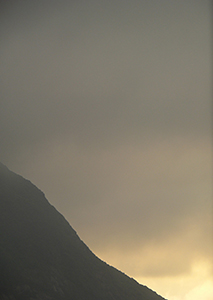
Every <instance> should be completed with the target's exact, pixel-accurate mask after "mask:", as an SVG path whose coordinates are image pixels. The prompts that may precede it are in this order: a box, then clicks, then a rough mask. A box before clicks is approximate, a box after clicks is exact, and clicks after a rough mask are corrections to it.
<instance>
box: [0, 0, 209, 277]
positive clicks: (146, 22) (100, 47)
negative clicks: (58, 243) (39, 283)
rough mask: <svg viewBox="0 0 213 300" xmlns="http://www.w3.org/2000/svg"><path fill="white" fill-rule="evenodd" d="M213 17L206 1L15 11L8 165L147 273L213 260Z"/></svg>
mask: <svg viewBox="0 0 213 300" xmlns="http://www.w3.org/2000/svg"><path fill="white" fill-rule="evenodd" d="M210 23H211V22H210V3H209V1H196V0H192V1H190V0H188V1H165V0H162V1H154V0H151V1H60V2H59V1H36V2H35V3H33V2H32V1H31V2H30V1H10V3H7V4H4V5H3V6H2V9H1V48H0V57H1V60H0V73H1V89H0V90H1V91H0V94H1V97H0V99H1V100H0V139H1V147H0V155H1V161H2V162H3V163H5V164H6V165H7V166H8V167H9V168H10V169H12V170H14V171H16V172H18V173H20V174H22V175H23V176H24V177H27V178H28V179H30V180H31V181H33V182H34V183H35V184H36V185H37V186H38V187H39V188H41V189H42V190H43V191H44V192H45V194H46V196H47V198H48V199H49V200H50V202H51V203H53V204H54V205H55V206H56V208H57V209H58V210H59V211H60V212H61V213H62V214H64V215H65V216H66V218H67V219H68V221H69V222H70V223H71V225H72V226H73V227H74V228H75V230H76V231H77V232H78V233H79V235H80V237H81V238H82V239H83V240H84V241H85V242H86V243H87V244H88V245H89V246H90V248H91V249H92V250H93V251H94V252H95V253H96V254H97V255H99V256H101V257H102V258H103V259H104V260H107V261H108V262H109V263H111V264H115V266H117V267H119V268H120V269H122V270H123V271H125V272H126V273H128V274H129V275H131V276H134V277H136V276H137V277H146V276H148V277H149V276H151V277H153V276H154V277H161V276H171V277H172V276H180V275H181V274H190V272H192V266H193V264H194V263H195V262H196V261H198V260H201V261H209V260H210V256H211V255H210V251H211V247H210V244H209V242H208V240H209V236H210V235H211V232H210V231H211V225H210V222H211V213H210V209H211V203H210V202H211V200H210V199H211V167H210V166H211V104H210V101H211V76H210V74H211V71H210V70H211V39H210V35H211V32H210V28H211V26H210V25H211V24H210ZM177 248H181V251H177V250H175V249H177ZM139 257H140V258H141V257H144V260H142V259H141V262H140V263H139V260H140V259H139ZM127 261H128V262H127Z"/></svg>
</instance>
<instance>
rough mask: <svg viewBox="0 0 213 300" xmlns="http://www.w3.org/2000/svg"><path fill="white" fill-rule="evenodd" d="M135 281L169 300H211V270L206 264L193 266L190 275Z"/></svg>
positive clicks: (145, 278)
mask: <svg viewBox="0 0 213 300" xmlns="http://www.w3.org/2000/svg"><path fill="white" fill-rule="evenodd" d="M136 280H137V281H138V282H139V283H141V284H143V285H147V286H148V287H149V288H151V289H153V290H154V291H157V293H158V294H160V295H161V296H163V297H164V298H166V299H169V300H212V299H213V277H212V269H211V266H210V265H209V264H208V263H206V262H200V263H197V264H195V265H194V266H193V268H192V272H191V274H186V275H182V276H178V277H156V278H151V277H149V278H148V277H138V278H136Z"/></svg>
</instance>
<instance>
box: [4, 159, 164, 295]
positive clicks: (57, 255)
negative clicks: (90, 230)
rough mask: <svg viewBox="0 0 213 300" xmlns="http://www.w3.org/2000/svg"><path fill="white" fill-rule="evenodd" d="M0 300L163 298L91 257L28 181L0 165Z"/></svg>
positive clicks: (60, 217)
mask: <svg viewBox="0 0 213 300" xmlns="http://www.w3.org/2000/svg"><path fill="white" fill-rule="evenodd" d="M0 236H1V238H0V299H2V300H19V299H20V300H38V299H39V300H71V299H73V300H100V299H101V300H127V299H128V300H130V299H131V300H163V298H162V297H161V296H159V295H157V294H156V293H155V292H153V291H152V290H150V289H148V288H147V287H146V286H143V285H140V284H138V283H137V282H136V281H135V280H134V279H132V278H129V277H128V276H126V275H125V274H123V273H122V272H120V271H118V270H116V269H115V268H113V267H111V266H109V265H107V264H106V263H104V262H103V261H101V260H100V259H99V258H97V257H96V256H95V255H94V254H93V253H92V252H91V251H90V249H89V248H88V247H87V246H86V245H85V244H84V243H83V242H82V241H81V240H80V238H79V237H78V235H77V233H76V232H75V231H74V229H73V228H72V227H71V226H70V225H69V223H68V222H67V221H66V220H65V218H64V217H63V216H62V215H61V214H60V213H59V212H58V211H57V210H56V209H55V208H54V207H53V206H52V205H51V204H50V203H49V202H48V201H47V199H46V198H45V195H44V193H43V192H41V191H40V190H39V189H38V188H37V187H36V186H34V185H33V184H32V183H31V182H30V181H28V180H26V179H24V178H23V177H21V176H19V175H17V174H15V173H13V172H11V171H9V170H8V169H7V167H5V166H4V165H3V164H0Z"/></svg>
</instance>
